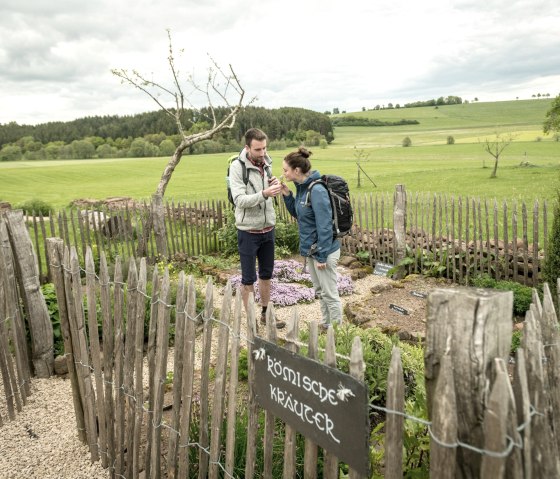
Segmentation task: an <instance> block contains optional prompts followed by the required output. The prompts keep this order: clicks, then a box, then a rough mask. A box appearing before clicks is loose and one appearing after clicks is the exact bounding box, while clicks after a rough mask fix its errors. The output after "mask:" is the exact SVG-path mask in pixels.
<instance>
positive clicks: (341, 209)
mask: <svg viewBox="0 0 560 479" xmlns="http://www.w3.org/2000/svg"><path fill="white" fill-rule="evenodd" d="M318 184H321V185H323V186H324V187H325V188H326V189H327V192H328V193H329V198H330V200H331V207H332V214H333V218H332V221H333V238H342V237H343V236H346V235H347V234H349V233H350V231H351V230H352V222H353V220H354V211H353V210H352V203H351V202H350V190H349V188H348V183H347V182H346V180H345V179H344V178H342V177H340V176H336V175H323V176H321V179H320V180H315V181H313V182H311V184H310V185H309V187H308V188H307V195H306V197H305V204H306V205H307V206H309V205H310V204H311V198H310V195H311V190H312V189H313V187H314V186H315V185H318Z"/></svg>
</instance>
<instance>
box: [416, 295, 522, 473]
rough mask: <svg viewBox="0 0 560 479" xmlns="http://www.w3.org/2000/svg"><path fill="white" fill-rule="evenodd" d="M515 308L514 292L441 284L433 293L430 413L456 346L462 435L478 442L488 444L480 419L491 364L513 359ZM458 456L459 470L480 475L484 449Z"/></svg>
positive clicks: (429, 318)
mask: <svg viewBox="0 0 560 479" xmlns="http://www.w3.org/2000/svg"><path fill="white" fill-rule="evenodd" d="M512 308H513V294H512V293H511V292H501V291H495V290H481V289H474V288H461V289H459V290H444V289H436V290H434V291H432V292H431V293H430V294H429V296H428V301H427V308H426V310H427V329H426V349H425V356H424V358H425V359H424V362H425V376H426V393H427V398H428V414H429V417H432V415H433V398H434V390H435V385H436V381H437V377H438V374H439V370H440V361H441V358H442V356H443V355H444V354H446V352H447V351H448V350H450V351H451V352H450V354H451V359H452V364H453V371H454V372H455V381H454V382H455V394H456V397H457V417H458V419H459V423H458V438H459V440H460V441H461V442H464V443H467V444H470V445H472V446H474V447H478V448H482V446H483V437H484V434H483V431H482V426H481V423H480V418H481V417H482V415H483V405H484V403H485V398H486V396H485V391H486V384H487V382H488V381H489V380H490V377H489V374H490V371H491V368H490V366H491V363H492V361H493V359H494V358H496V357H498V358H502V359H503V360H504V361H505V360H507V359H508V358H509V351H510V346H511V334H512V333H511V331H512ZM474 358H476V360H474ZM457 457H458V461H459V462H458V473H459V471H461V473H462V474H464V475H466V477H478V474H479V471H480V455H479V454H476V453H474V452H472V451H470V450H467V449H465V448H460V449H458V451H457Z"/></svg>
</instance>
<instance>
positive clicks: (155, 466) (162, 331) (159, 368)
mask: <svg viewBox="0 0 560 479" xmlns="http://www.w3.org/2000/svg"><path fill="white" fill-rule="evenodd" d="M168 301H169V271H168V269H167V268H165V271H164V273H163V278H162V282H161V294H160V299H159V303H158V324H157V333H156V357H155V370H154V382H153V385H154V409H153V410H154V418H153V421H154V428H153V430H152V436H153V437H152V447H151V451H150V452H151V454H150V473H149V477H150V478H151V479H159V478H160V477H161V424H162V419H163V394H164V385H165V378H166V374H167V370H166V369H167V352H168V346H169V314H170V311H169V307H168V306H167V304H168Z"/></svg>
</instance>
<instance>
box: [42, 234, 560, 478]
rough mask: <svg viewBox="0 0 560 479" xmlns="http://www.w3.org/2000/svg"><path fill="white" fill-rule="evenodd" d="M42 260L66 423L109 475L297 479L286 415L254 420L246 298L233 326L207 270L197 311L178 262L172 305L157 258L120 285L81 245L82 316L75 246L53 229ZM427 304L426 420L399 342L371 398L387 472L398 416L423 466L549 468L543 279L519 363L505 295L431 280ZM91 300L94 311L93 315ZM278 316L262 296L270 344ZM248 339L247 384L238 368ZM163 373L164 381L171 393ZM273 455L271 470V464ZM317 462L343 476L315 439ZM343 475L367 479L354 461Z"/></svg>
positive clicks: (550, 394) (556, 420) (553, 438)
mask: <svg viewBox="0 0 560 479" xmlns="http://www.w3.org/2000/svg"><path fill="white" fill-rule="evenodd" d="M49 258H50V262H51V265H52V267H53V271H54V272H56V276H55V278H56V279H55V284H56V289H57V295H58V297H59V304H65V305H66V306H65V307H62V308H61V312H62V315H61V321H64V323H65V324H66V326H65V328H64V331H65V333H64V338H65V342H66V343H65V347H66V348H67V349H66V351H67V352H66V357H67V360H68V366H69V370H70V371H71V374H73V376H71V378H73V379H72V385H73V391H74V394H75V403H74V404H75V409H76V417H77V431H78V433H79V434H80V433H83V434H84V437H83V438H82V439H83V440H84V442H86V443H87V444H88V445H89V446H90V452H91V458H92V460H101V461H102V463H103V465H104V466H105V467H108V468H109V470H110V471H111V474H112V475H114V476H115V477H121V476H124V477H126V478H137V477H140V473H141V472H142V471H145V477H150V478H157V477H162V476H163V475H165V474H167V475H168V476H169V477H200V478H202V477H223V476H225V477H241V476H245V477H254V476H255V475H261V474H262V476H263V477H279V475H280V473H281V474H282V475H283V477H295V475H296V461H295V451H296V446H295V444H296V442H297V434H296V431H295V430H294V429H293V428H291V427H290V426H288V425H285V426H284V427H281V428H279V427H278V420H277V419H275V418H274V417H273V416H272V415H271V413H270V412H268V411H265V412H264V413H265V420H264V430H263V429H262V428H259V426H258V416H259V406H258V404H257V402H256V400H255V394H254V391H253V385H254V383H255V376H254V371H255V365H254V361H255V354H254V353H255V351H254V350H253V349H254V348H253V344H254V340H255V334H256V325H255V318H254V313H253V308H251V307H250V308H249V311H250V313H249V315H248V318H247V321H248V325H249V326H248V327H247V334H246V336H245V331H242V330H241V326H240V324H241V317H242V313H241V311H242V305H241V300H240V295H239V294H238V295H236V297H235V304H233V301H234V300H233V298H232V291H231V287H230V286H229V284H228V286H226V288H225V292H224V296H223V300H222V302H221V305H220V308H219V317H218V316H217V314H216V312H215V310H214V297H213V285H212V283H211V281H209V282H208V283H207V285H206V293H205V299H204V304H205V306H204V311H203V312H201V313H197V311H196V292H195V286H194V281H193V279H192V277H190V278H188V279H187V278H186V277H185V275H184V274H183V273H181V274H180V276H179V282H178V286H177V295H176V301H175V302H173V301H171V299H170V296H171V295H170V279H169V275H168V273H167V271H165V272H164V273H163V275H159V274H158V270H157V268H156V269H155V270H154V274H153V278H152V288H151V292H150V294H148V287H147V285H148V279H147V273H146V271H147V269H146V261H145V260H144V259H143V260H141V261H140V263H139V264H140V266H139V269H138V270H137V268H136V263H135V262H134V261H131V263H130V268H129V274H128V279H127V280H126V283H125V281H124V279H123V278H122V273H121V269H120V261H119V260H117V264H116V269H115V273H114V279H113V280H111V279H110V277H109V274H108V270H107V264H106V261H105V259H104V257H103V256H102V258H101V263H100V270H99V272H98V273H97V272H96V270H95V266H94V262H93V255H92V253H91V250H90V249H88V251H87V253H86V267H85V287H86V291H85V298H86V301H85V303H86V304H87V308H86V309H87V314H86V313H85V311H84V306H83V305H84V301H83V300H82V296H83V295H84V293H83V291H82V280H81V278H80V276H81V272H83V270H81V268H80V265H79V261H78V255H77V252H76V251H75V249H74V248H72V249H71V250H68V248H63V244H62V241H61V240H50V244H49ZM559 286H560V284H559ZM427 301H428V304H427V311H428V313H427V335H426V344H425V364H426V370H425V376H426V390H427V398H428V417H429V419H430V420H429V421H427V420H426V419H425V418H416V417H411V416H407V414H406V411H405V401H404V397H405V395H404V394H405V393H404V390H405V389H404V388H405V383H404V381H405V379H404V377H403V372H402V366H401V362H400V352H399V350H398V348H395V349H394V351H393V357H392V362H391V366H390V371H389V376H388V387H387V404H386V407H380V406H376V405H372V407H373V408H375V409H378V410H381V411H383V412H384V413H385V414H386V423H385V434H386V437H385V446H384V447H385V463H384V465H383V469H384V474H385V477H387V478H400V477H402V474H403V424H404V421H405V420H412V421H420V422H423V423H424V424H426V425H427V426H429V434H430V439H431V445H430V455H431V459H430V477H433V478H436V477H437V478H438V479H439V478H442V477H443V478H447V477H449V478H452V477H466V478H475V477H476V478H488V479H490V478H491V479H496V478H498V479H499V478H530V477H558V475H559V474H560V460H559V457H560V456H559V455H558V450H559V448H560V436H559V434H558V431H559V430H560V414H559V413H558V411H560V377H559V374H560V373H559V372H558V371H560V369H559V364H558V361H559V360H560V341H559V339H560V338H559V334H560V333H559V331H558V320H557V316H556V312H555V309H554V304H553V300H552V295H551V293H550V290H549V288H548V285H545V286H544V299H543V301H541V300H540V299H539V296H538V294H537V292H536V290H534V302H533V304H532V305H531V308H530V310H529V311H528V312H527V316H526V320H525V324H524V326H525V327H524V329H523V341H522V347H521V348H519V349H518V351H517V354H516V358H515V364H514V366H510V360H509V359H510V347H511V336H512V326H513V323H512V308H513V295H512V293H511V292H501V291H494V290H481V289H474V288H463V289H459V290H449V289H441V290H436V291H434V292H432V293H431V294H430V295H429V297H428V299H427ZM98 305H99V308H97V306H98ZM251 306H252V304H251ZM98 310H99V311H101V316H102V317H101V318H97V316H96V314H97V313H96V311H98ZM173 313H174V314H175V318H174V321H171V320H170V318H171V316H172V314H173ZM147 314H149V321H148V324H147V325H145V321H146V317H147ZM232 318H233V320H232ZM274 321H275V320H274V309H273V307H271V308H270V313H269V317H268V326H267V331H266V333H267V335H268V339H269V340H270V341H272V342H276V336H275V332H276V329H275V327H274ZM99 323H101V324H102V331H101V333H100V331H98V329H97V328H98V324H99ZM86 325H87V327H88V332H89V340H88V337H87V336H88V335H87V334H86ZM172 325H174V328H172ZM145 326H146V327H147V331H148V342H147V345H144V327H145ZM288 327H289V330H288V334H287V337H286V341H285V344H286V346H285V347H286V348H288V349H289V350H291V351H294V352H295V351H297V350H298V348H299V346H300V343H299V341H298V334H299V325H298V318H297V312H296V313H294V316H293V318H292V320H291V321H290V322H289V326H288ZM173 329H174V332H175V336H174V344H175V348H174V350H173V355H172V356H171V350H170V349H169V337H170V332H171V331H172V330H173ZM214 330H216V331H214ZM317 330H318V328H317V322H311V323H310V340H309V344H308V350H309V356H310V357H312V358H314V359H316V358H317V357H318V353H317V334H318V331H317ZM214 332H216V333H217V338H216V339H213V336H214ZM100 337H101V338H102V344H103V347H101V345H100V342H99V338H100ZM334 339H335V338H334V333H333V330H332V329H330V330H329V332H328V335H327V351H326V353H325V363H326V364H328V365H330V366H332V367H333V368H336V352H335V346H334V345H335V342H334ZM245 341H246V346H247V349H248V354H247V358H248V382H247V387H248V390H247V391H246V396H244V395H243V388H242V387H240V386H241V383H240V382H239V380H238V372H239V367H240V366H239V365H240V359H239V358H240V351H241V348H242V346H243V344H242V342H245ZM212 344H214V346H212ZM144 347H146V351H144ZM361 350H362V348H361V343H360V341H359V340H355V341H354V343H353V351H352V355H351V358H350V364H351V365H352V369H351V373H352V374H353V375H354V376H355V377H357V378H358V379H359V380H363V377H364V376H363V374H364V363H363V357H362V353H361ZM101 351H102V352H103V354H101ZM171 358H173V360H171ZM511 369H512V370H513V379H511V380H510V377H509V374H508V371H510V370H511ZM72 371H73V372H72ZM170 371H173V374H172V377H173V380H172V384H171V386H170V387H171V390H170V391H169V392H168V393H167V394H166V392H165V388H166V382H167V381H166V379H168V378H169V376H170V375H169V372H170ZM211 378H213V383H211V381H210V379H211ZM195 397H196V398H197V399H198V401H196V400H195ZM244 411H246V413H247V418H248V419H247V424H246V426H245V427H246V443H245V444H243V446H244V448H240V445H239V444H238V443H236V441H235V438H236V433H238V432H239V431H236V427H239V426H238V423H237V422H236V418H238V416H242V415H243V413H244ZM282 434H283V448H282V449H283V450H282V451H281V452H278V451H274V448H273V442H274V441H273V439H274V438H275V437H278V435H280V436H282ZM261 443H262V444H263V445H264V446H263V459H262V462H260V463H259V464H261V469H258V468H257V457H256V456H257V454H256V451H257V448H256V445H257V444H261ZM240 449H241V451H242V452H241V454H240V455H239V451H240ZM317 451H318V448H317V445H315V444H312V443H311V442H310V441H309V439H307V440H306V447H305V455H304V459H303V461H304V470H305V471H306V474H307V476H306V477H317V463H318V461H317V457H318V456H317V454H318V452H317ZM278 456H279V457H280V461H281V465H277V467H279V468H280V469H279V470H277V469H274V467H275V466H274V464H275V463H276V464H278V463H277V461H278ZM162 458H163V459H162ZM322 463H323V470H322V475H323V477H326V478H337V477H338V474H339V472H338V467H339V461H338V459H337V458H336V457H333V455H332V454H331V453H328V452H327V451H323V461H322ZM279 471H281V472H279ZM350 477H363V476H360V475H359V474H357V473H356V472H355V471H354V472H351V476H350Z"/></svg>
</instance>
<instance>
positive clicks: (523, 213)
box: [521, 202, 529, 284]
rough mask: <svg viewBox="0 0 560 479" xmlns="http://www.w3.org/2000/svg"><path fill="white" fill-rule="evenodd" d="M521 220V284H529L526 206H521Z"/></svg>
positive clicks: (523, 204)
mask: <svg viewBox="0 0 560 479" xmlns="http://www.w3.org/2000/svg"><path fill="white" fill-rule="evenodd" d="M521 219H522V220H523V283H524V284H529V235H528V232H527V229H528V228H527V205H526V204H525V203H524V202H523V203H522V204H521Z"/></svg>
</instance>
